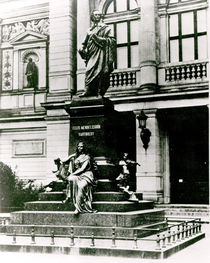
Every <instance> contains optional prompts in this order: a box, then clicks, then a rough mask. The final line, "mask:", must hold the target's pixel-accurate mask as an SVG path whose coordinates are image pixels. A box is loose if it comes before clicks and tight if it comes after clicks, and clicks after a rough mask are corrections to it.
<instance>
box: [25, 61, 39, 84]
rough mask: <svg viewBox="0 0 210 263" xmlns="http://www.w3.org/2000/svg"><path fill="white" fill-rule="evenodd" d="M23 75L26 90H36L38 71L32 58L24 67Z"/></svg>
mask: <svg viewBox="0 0 210 263" xmlns="http://www.w3.org/2000/svg"><path fill="white" fill-rule="evenodd" d="M25 75H26V76H27V82H28V83H27V88H36V86H37V80H38V71H37V66H36V64H35V62H33V60H32V58H29V60H28V64H27V66H26V72H25Z"/></svg>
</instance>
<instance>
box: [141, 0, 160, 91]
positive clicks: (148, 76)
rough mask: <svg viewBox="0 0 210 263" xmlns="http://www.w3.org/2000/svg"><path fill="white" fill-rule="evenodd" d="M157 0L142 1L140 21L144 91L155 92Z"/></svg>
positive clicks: (142, 84)
mask: <svg viewBox="0 0 210 263" xmlns="http://www.w3.org/2000/svg"><path fill="white" fill-rule="evenodd" d="M156 2H157V1H156V0H142V1H141V20H140V40H139V48H140V69H141V78H140V79H141V83H140V87H141V88H142V89H145V88H146V89H149V90H150V89H151V90H153V89H154V87H156V84H157V77H156V52H157V51H156V30H155V16H156V14H155V13H156V10H155V9H156V4H157V3H156Z"/></svg>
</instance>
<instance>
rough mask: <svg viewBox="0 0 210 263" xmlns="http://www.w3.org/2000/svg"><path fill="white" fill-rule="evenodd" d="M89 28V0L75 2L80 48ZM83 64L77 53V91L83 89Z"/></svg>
mask: <svg viewBox="0 0 210 263" xmlns="http://www.w3.org/2000/svg"><path fill="white" fill-rule="evenodd" d="M81 25H82V26H81ZM89 27H90V5H89V0H77V44H78V48H80V47H81V44H82V42H83V41H84V39H85V36H86V34H87V30H88V28H89ZM84 83H85V63H84V60H83V59H82V58H81V57H80V55H79V54H78V53H77V91H80V90H83V89H84Z"/></svg>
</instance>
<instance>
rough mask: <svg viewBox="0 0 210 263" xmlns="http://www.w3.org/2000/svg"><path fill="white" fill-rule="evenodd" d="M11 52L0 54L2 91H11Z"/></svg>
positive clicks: (4, 51)
mask: <svg viewBox="0 0 210 263" xmlns="http://www.w3.org/2000/svg"><path fill="white" fill-rule="evenodd" d="M12 59H13V51H12V50H3V52H2V75H3V76H2V90H5V91H6V90H12Z"/></svg>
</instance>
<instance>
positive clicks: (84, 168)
mask: <svg viewBox="0 0 210 263" xmlns="http://www.w3.org/2000/svg"><path fill="white" fill-rule="evenodd" d="M89 162H90V160H89V159H87V160H86V161H85V162H84V163H83V164H82V166H81V167H80V168H78V169H77V170H76V171H74V172H73V173H72V174H71V175H79V174H81V173H82V172H85V170H86V169H87V167H88V165H89Z"/></svg>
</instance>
